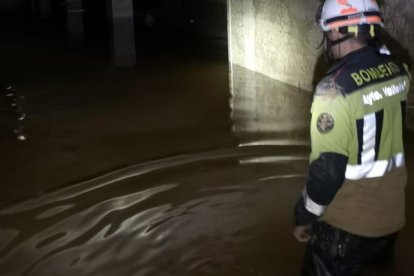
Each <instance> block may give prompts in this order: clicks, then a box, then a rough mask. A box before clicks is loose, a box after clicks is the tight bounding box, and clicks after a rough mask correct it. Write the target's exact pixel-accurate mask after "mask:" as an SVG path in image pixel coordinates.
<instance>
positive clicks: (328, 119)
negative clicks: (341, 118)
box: [316, 113, 335, 133]
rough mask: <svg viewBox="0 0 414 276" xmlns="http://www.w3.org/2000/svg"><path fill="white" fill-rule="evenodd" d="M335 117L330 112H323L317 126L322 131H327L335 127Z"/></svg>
mask: <svg viewBox="0 0 414 276" xmlns="http://www.w3.org/2000/svg"><path fill="white" fill-rule="evenodd" d="M334 125H335V122H334V118H333V117H332V116H331V115H330V114H328V113H322V114H321V115H319V117H318V121H317V123H316V126H317V128H318V130H319V132H320V133H327V132H329V131H331V130H332V129H333V128H334Z"/></svg>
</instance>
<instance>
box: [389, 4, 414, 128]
mask: <svg viewBox="0 0 414 276" xmlns="http://www.w3.org/2000/svg"><path fill="white" fill-rule="evenodd" d="M383 2H384V3H383V6H382V10H383V15H384V20H385V23H386V28H387V31H388V33H389V34H390V38H388V39H387V38H385V40H386V42H387V44H389V47H390V48H391V50H392V51H393V54H394V55H395V56H397V57H398V58H399V59H400V60H401V61H404V62H406V63H408V64H409V66H410V69H411V75H412V76H413V77H414V28H413V26H414V0H386V1H383ZM413 80H414V79H412V81H411V93H410V95H409V100H408V115H407V127H409V128H410V129H413V130H414V81H413Z"/></svg>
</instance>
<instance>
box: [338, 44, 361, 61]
mask: <svg viewBox="0 0 414 276" xmlns="http://www.w3.org/2000/svg"><path fill="white" fill-rule="evenodd" d="M366 46H367V44H360V43H357V42H353V41H345V42H343V43H342V45H340V47H341V58H343V57H344V56H347V55H348V54H350V53H352V52H355V51H358V50H360V49H362V48H364V47H366Z"/></svg>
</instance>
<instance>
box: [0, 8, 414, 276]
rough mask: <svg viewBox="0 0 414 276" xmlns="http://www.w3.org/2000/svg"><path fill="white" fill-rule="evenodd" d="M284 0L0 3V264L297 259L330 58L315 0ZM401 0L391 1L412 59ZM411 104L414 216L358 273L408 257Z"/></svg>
mask: <svg viewBox="0 0 414 276" xmlns="http://www.w3.org/2000/svg"><path fill="white" fill-rule="evenodd" d="M276 2H277V3H274V1H266V0H261V1H258V0H243V1H240V3H241V4H240V3H239V1H233V0H231V1H225V0H209V1H186V0H158V1H143V0H141V1H139V0H135V1H131V0H122V1H115V0H112V1H111V0H107V1H106V2H105V1H94V0H84V1H80V0H78V1H76V0H66V1H50V0H32V1H4V3H3V4H0V12H1V14H2V16H1V18H2V19H1V21H2V23H3V24H1V25H2V27H1V28H0V30H1V32H2V33H3V34H4V35H3V36H2V37H1V38H0V60H1V64H0V83H1V87H0V89H1V96H2V97H3V98H2V102H1V110H0V111H1V117H2V118H1V120H0V122H1V124H2V127H1V128H2V129H1V130H0V133H1V138H0V152H1V155H0V163H1V169H0V175H1V185H0V187H1V188H0V274H1V275H74V274H77V275H137V276H141V275H142V276H143V275H154V276H164V275H165V276H167V275H180V276H181V275H183V276H184V275H191V276H198V275H262V276H267V275H282V276H289V275H299V274H300V269H301V265H302V259H303V254H304V252H305V245H304V244H300V243H298V242H297V241H296V239H295V238H294V236H293V234H292V230H293V227H294V221H293V207H294V205H295V203H296V201H297V199H298V196H299V195H300V194H301V192H302V190H303V187H304V183H305V180H306V177H307V173H308V169H309V153H310V141H309V139H310V137H309V120H310V108H311V103H312V97H313V86H314V85H315V82H317V81H319V79H320V78H321V77H322V74H323V73H322V72H324V70H326V67H327V65H326V64H324V62H323V59H322V58H318V57H319V56H321V52H320V50H318V49H316V48H317V46H318V44H319V42H320V39H321V33H320V32H319V30H318V29H317V26H316V25H315V24H314V11H315V10H316V9H317V7H318V5H319V4H320V2H319V1H316V0H315V1H307V2H309V3H306V4H301V1H296V0H295V1H289V3H288V2H287V1H276ZM407 2H408V4H405V2H404V1H395V2H394V4H392V5H391V4H387V3H384V6H383V8H384V9H385V10H384V15H385V17H386V19H387V18H389V19H390V20H389V22H390V23H389V25H388V26H389V30H390V38H389V42H388V45H389V48H390V49H391V51H392V50H393V49H396V50H395V51H396V55H397V56H398V57H399V58H401V59H405V60H406V61H407V63H410V60H411V59H412V57H414V54H413V51H414V50H413V49H412V46H411V49H410V48H409V46H408V45H410V42H411V41H412V37H414V36H412V31H410V30H406V29H405V28H403V27H401V24H403V25H404V24H408V23H409V22H410V21H409V20H412V18H410V17H409V16H407V15H406V14H404V16H402V17H401V18H400V19H399V21H398V22H397V21H396V20H392V16H393V14H395V12H396V10H397V8H398V7H399V5H400V7H401V6H402V5H405V6H404V7H403V8H404V9H403V10H404V11H407V10H410V9H411V11H413V8H414V6H413V5H412V4H410V2H409V1H407ZM408 14H409V13H408ZM298 18H300V19H301V20H298ZM404 20H406V21H404ZM407 22H408V23H407ZM312 24H314V25H312ZM309 26H311V27H309ZM410 32H411V33H410ZM398 35H400V36H402V37H403V38H402V39H400V40H399V41H396V40H395V37H396V36H398ZM411 72H413V71H411ZM410 100H411V98H410ZM411 112H412V101H409V103H408V117H407V121H406V124H407V129H406V131H405V141H406V152H405V155H406V165H407V167H408V172H409V175H408V176H409V181H408V185H407V190H406V191H407V224H406V226H405V227H404V228H403V230H402V231H401V233H400V236H399V239H398V241H397V244H396V249H395V255H396V261H395V263H394V264H393V265H384V266H380V267H372V268H371V267H370V268H368V269H367V270H366V271H364V274H363V275H384V276H390V275H404V276H405V275H407V276H409V275H412V274H413V273H414V268H413V267H412V266H411V259H412V257H411V254H410V252H411V249H412V245H413V242H414V241H413V238H412V237H411V233H412V231H414V223H413V220H414V211H413V210H414V209H413V208H414V204H413V201H414V200H413V199H414V190H413V187H412V185H411V183H412V180H411V179H412V178H413V177H414V175H413V173H412V172H413V171H414V147H413V144H412V141H414V140H413V137H414V131H413V125H412V122H413V119H412V117H413V116H412V113H411Z"/></svg>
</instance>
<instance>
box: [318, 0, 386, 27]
mask: <svg viewBox="0 0 414 276" xmlns="http://www.w3.org/2000/svg"><path fill="white" fill-rule="evenodd" d="M317 21H318V23H319V25H320V26H321V28H322V29H323V30H324V31H325V32H326V31H330V30H332V29H338V28H341V27H347V26H357V25H363V24H368V25H371V24H372V25H380V26H382V27H383V26H384V20H383V18H382V16H381V11H380V8H379V6H378V4H377V2H376V1H375V0H326V1H325V3H324V4H323V5H322V6H321V8H320V10H319V12H318V15H317Z"/></svg>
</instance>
